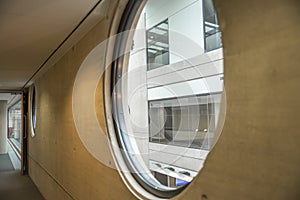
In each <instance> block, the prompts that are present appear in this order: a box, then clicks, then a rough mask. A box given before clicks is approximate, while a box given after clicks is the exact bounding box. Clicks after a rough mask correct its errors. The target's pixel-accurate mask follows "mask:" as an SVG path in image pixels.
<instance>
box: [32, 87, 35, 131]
mask: <svg viewBox="0 0 300 200" xmlns="http://www.w3.org/2000/svg"><path fill="white" fill-rule="evenodd" d="M35 128H36V91H35V87H33V89H32V93H31V136H32V137H33V136H34V135H35Z"/></svg>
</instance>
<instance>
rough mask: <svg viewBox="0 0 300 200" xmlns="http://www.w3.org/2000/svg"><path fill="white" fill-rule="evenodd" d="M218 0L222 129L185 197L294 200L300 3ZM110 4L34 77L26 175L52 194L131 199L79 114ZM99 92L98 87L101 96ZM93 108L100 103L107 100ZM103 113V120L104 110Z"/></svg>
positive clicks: (298, 174)
mask: <svg viewBox="0 0 300 200" xmlns="http://www.w3.org/2000/svg"><path fill="white" fill-rule="evenodd" d="M112 2H114V1H112ZM215 3H216V8H217V11H218V15H219V18H220V24H221V29H222V31H223V44H224V59H225V61H224V64H225V72H224V73H225V87H226V93H227V115H226V120H225V126H224V129H223V131H222V135H221V137H220V140H219V141H218V143H217V144H216V146H215V148H214V149H213V151H212V152H211V153H210V155H209V156H208V159H207V162H206V164H205V166H204V169H203V170H202V171H201V173H200V174H199V176H198V177H197V178H196V180H195V181H194V182H193V183H192V184H191V185H190V186H189V187H188V188H187V189H186V190H185V191H184V192H183V193H182V194H181V195H180V196H179V199H185V200H186V199H191V200H193V199H210V200H211V199H213V200H214V199H231V200H235V199H236V200H240V199H249V200H253V199H261V200H265V199H272V200H277V199H278V200H282V199H289V200H297V199H299V197H300V192H299V188H300V168H299V166H300V156H299V146H300V134H299V128H298V124H299V116H298V113H300V106H299V105H298V103H299V99H300V94H299V93H298V90H299V88H298V87H299V85H300V79H299V77H300V70H299V62H300V60H299V56H298V54H299V53H298V52H299V45H300V39H299V37H298V35H299V32H300V26H299V20H298V19H299V15H300V14H299V13H300V9H299V8H300V5H299V3H298V1H297V0H285V1H283V0H265V1H259V0H253V1H237V0H222V1H221V0H217V1H216V2H215ZM113 8H114V6H113V4H112V7H111V8H110V9H111V13H110V14H108V17H107V18H106V19H105V20H103V21H101V22H100V23H99V24H97V25H96V26H95V28H94V29H93V30H91V31H90V32H89V33H88V34H87V35H86V36H85V37H84V38H83V39H82V40H81V41H80V42H79V43H78V44H77V45H76V46H74V48H73V49H71V50H70V51H69V52H68V53H67V54H66V55H65V56H64V57H63V58H62V59H61V60H60V61H59V62H58V63H57V64H56V65H54V66H53V67H52V68H51V69H50V70H49V71H48V72H47V73H45V74H44V75H43V76H42V77H40V78H39V80H37V81H36V83H35V84H36V88H37V94H38V96H37V106H38V112H37V129H36V135H35V137H33V138H30V139H29V156H28V157H29V173H30V176H31V178H32V179H33V181H34V182H35V183H36V185H37V186H38V188H39V189H40V191H41V192H42V194H43V195H44V197H45V198H46V199H134V196H133V195H132V194H131V193H130V192H129V191H128V190H127V188H126V186H125V185H124V184H123V182H122V180H121V178H120V177H119V174H118V172H117V171H115V170H113V169H111V168H109V167H107V166H105V165H103V164H102V163H100V162H99V161H97V160H96V159H95V158H94V157H93V156H92V155H91V154H90V153H89V152H88V151H87V150H86V149H85V148H84V146H83V144H82V142H81V141H80V139H79V136H78V134H77V132H76V129H75V125H74V122H73V116H72V89H73V84H74V79H75V75H76V72H77V70H78V68H79V66H80V64H81V63H82V61H83V59H84V58H85V57H86V56H87V54H88V53H89V51H90V50H91V49H92V48H93V47H94V46H96V45H97V44H98V43H99V42H100V41H101V40H104V39H105V38H106V37H107V30H108V29H109V24H110V20H111V18H112V16H113V15H114V9H113ZM101 91H102V89H101V85H99V89H98V90H97V92H98V93H97V94H98V97H97V98H98V99H100V100H101V99H102V97H101V94H102V93H101ZM98 102H99V101H98ZM95 107H96V108H97V109H98V110H99V109H103V108H102V103H101V102H99V105H96V106H95ZM101 116H102V117H101ZM98 118H99V120H100V121H101V120H103V113H102V112H100V111H99V113H98ZM100 124H102V125H103V124H104V123H103V121H102V122H101V123H100ZM101 148H102V147H101ZM105 148H106V147H105Z"/></svg>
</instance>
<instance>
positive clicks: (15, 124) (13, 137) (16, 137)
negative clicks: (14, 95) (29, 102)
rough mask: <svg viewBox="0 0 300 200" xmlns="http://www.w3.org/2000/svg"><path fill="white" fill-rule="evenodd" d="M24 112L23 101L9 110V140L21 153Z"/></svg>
mask: <svg viewBox="0 0 300 200" xmlns="http://www.w3.org/2000/svg"><path fill="white" fill-rule="evenodd" d="M21 136H22V110H21V101H19V102H18V103H16V104H15V105H14V106H12V107H11V108H9V109H8V138H9V139H10V141H11V142H12V143H13V144H14V146H15V147H16V148H17V149H18V151H19V152H21V143H22V139H21V138H22V137H21Z"/></svg>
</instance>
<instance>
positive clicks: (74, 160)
mask: <svg viewBox="0 0 300 200" xmlns="http://www.w3.org/2000/svg"><path fill="white" fill-rule="evenodd" d="M111 2H112V5H111V6H110V9H111V10H110V11H109V12H108V14H107V15H108V17H106V18H105V19H103V20H102V21H101V22H99V24H97V25H96V26H95V27H94V28H93V29H92V30H91V31H90V32H89V33H88V34H87V35H86V36H85V37H84V38H83V39H82V40H81V41H80V42H79V43H78V44H77V45H75V46H74V47H73V48H72V49H71V50H70V51H69V52H68V53H67V54H66V55H65V56H63V57H62V58H61V60H60V61H59V62H57V63H56V64H55V65H54V66H53V67H52V68H50V69H49V71H47V72H46V73H45V74H44V75H43V76H42V77H39V78H38V80H37V81H35V87H36V94H37V126H36V131H35V136H34V137H31V136H30V137H29V155H28V158H29V159H28V160H29V175H30V177H31V178H32V180H33V181H34V183H35V184H36V185H37V187H38V188H39V190H40V191H41V193H42V194H43V196H44V197H45V198H46V199H49V200H52V199H53V200H60V199H68V200H69V199H82V200H85V199H91V200H93V199H116V200H119V199H124V196H125V197H126V199H134V198H133V195H132V194H131V193H130V192H129V191H128V190H127V188H126V186H125V185H124V184H123V182H122V180H121V178H120V176H119V174H118V172H117V171H115V170H113V169H111V168H109V167H107V166H105V165H103V164H102V163H100V162H99V161H98V160H96V159H95V158H94V157H93V156H92V155H91V154H90V153H89V152H88V151H87V149H86V148H85V147H84V146H83V144H82V142H81V140H80V138H79V136H78V134H77V132H76V128H75V125H74V122H73V114H72V92H73V85H74V80H75V76H76V73H77V71H78V69H79V67H80V65H81V63H82V62H83V60H84V59H85V57H86V56H87V55H88V53H89V52H90V51H91V50H92V49H93V48H94V47H95V46H96V45H98V44H99V43H100V42H101V41H103V40H105V39H106V38H107V35H108V31H109V26H110V21H111V19H112V16H113V15H114V8H115V3H116V2H117V1H111ZM100 91H101V90H100ZM100 94H101V93H100ZM97 98H100V97H97ZM97 108H101V103H100V104H99V105H97ZM101 109H102V108H101ZM101 115H103V113H101V114H99V119H101ZM102 124H103V123H102Z"/></svg>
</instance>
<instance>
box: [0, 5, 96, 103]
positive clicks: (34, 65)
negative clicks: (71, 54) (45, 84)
mask: <svg viewBox="0 0 300 200" xmlns="http://www.w3.org/2000/svg"><path fill="white" fill-rule="evenodd" d="M98 3H99V0H51V1H49V0H1V1H0V99H1V96H3V95H4V94H1V92H2V93H3V92H5V91H11V90H12V91H15V90H20V89H22V88H23V86H24V85H25V84H26V83H27V81H29V80H30V78H31V77H32V76H33V75H34V74H35V72H36V71H37V70H38V69H39V68H40V67H41V66H42V65H43V64H44V62H45V61H47V59H48V58H49V57H50V56H51V55H52V54H53V52H55V50H56V49H57V48H58V47H60V45H61V44H63V42H64V41H65V40H66V38H67V37H68V36H69V35H70V34H71V33H72V32H73V31H74V30H75V29H76V28H77V27H78V25H79V24H80V23H81V22H82V20H83V19H84V18H85V17H86V16H87V15H88V14H89V12H90V11H91V10H92V9H93V8H94V7H95V6H96V5H97V4H98ZM3 98H4V97H3Z"/></svg>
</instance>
